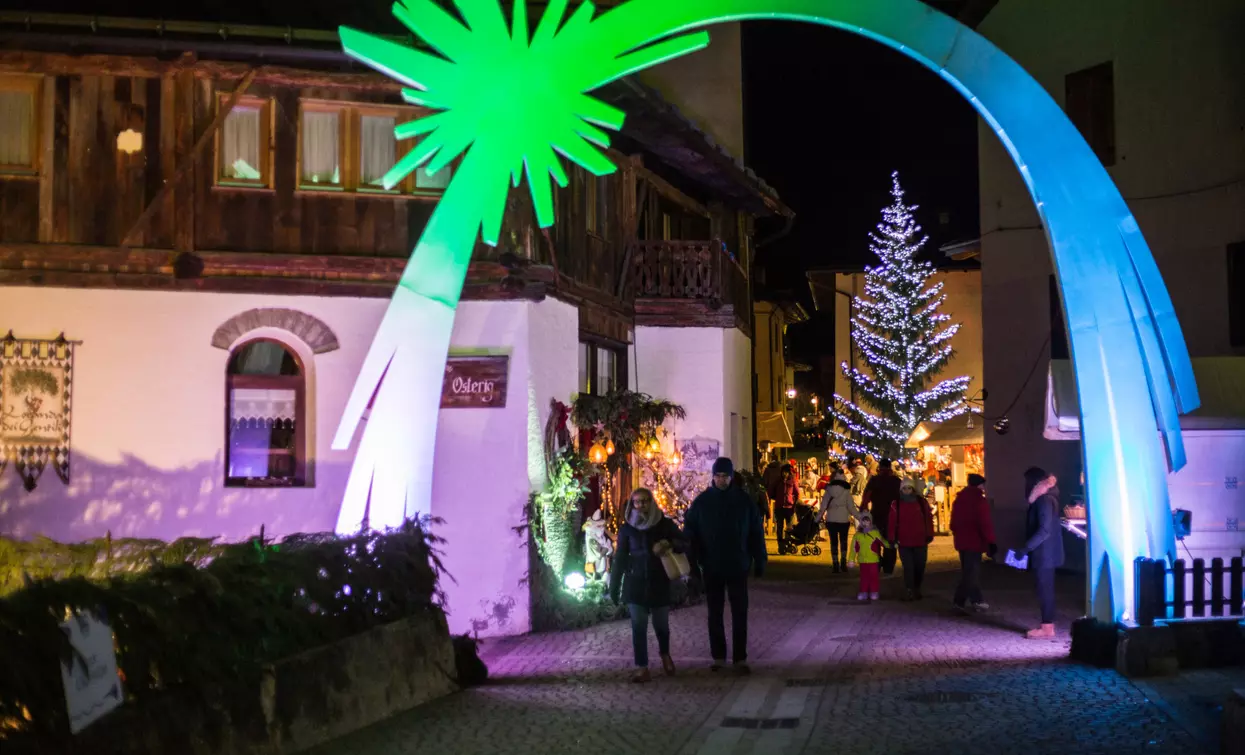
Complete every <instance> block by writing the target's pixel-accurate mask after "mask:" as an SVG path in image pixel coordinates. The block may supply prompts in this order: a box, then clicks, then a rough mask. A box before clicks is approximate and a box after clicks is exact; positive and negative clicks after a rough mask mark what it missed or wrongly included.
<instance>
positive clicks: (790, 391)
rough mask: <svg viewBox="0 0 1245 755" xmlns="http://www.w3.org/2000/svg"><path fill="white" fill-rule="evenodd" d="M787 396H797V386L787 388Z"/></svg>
mask: <svg viewBox="0 0 1245 755" xmlns="http://www.w3.org/2000/svg"><path fill="white" fill-rule="evenodd" d="M787 398H795V388H788V389H787Z"/></svg>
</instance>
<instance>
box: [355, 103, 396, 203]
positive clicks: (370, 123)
mask: <svg viewBox="0 0 1245 755" xmlns="http://www.w3.org/2000/svg"><path fill="white" fill-rule="evenodd" d="M361 121H362V122H361V133H360V135H359V136H360V139H361V140H362V149H361V152H362V155H361V157H360V160H359V171H360V173H359V178H360V182H361V184H362V185H363V186H368V187H373V188H381V179H382V178H384V177H385V173H386V172H387V171H388V170H389V169H390V168H392V167H393V164H394V163H395V162H397V146H398V145H397V141H396V140H395V139H394V136H393V127H394V119H393V116H380V115H365V116H363V118H362V119H361Z"/></svg>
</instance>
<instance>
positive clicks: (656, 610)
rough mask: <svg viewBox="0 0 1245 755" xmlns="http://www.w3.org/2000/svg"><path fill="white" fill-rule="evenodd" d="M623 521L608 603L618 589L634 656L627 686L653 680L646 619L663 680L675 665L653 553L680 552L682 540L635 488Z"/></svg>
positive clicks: (666, 582) (663, 586)
mask: <svg viewBox="0 0 1245 755" xmlns="http://www.w3.org/2000/svg"><path fill="white" fill-rule="evenodd" d="M623 518H624V523H623V525H622V527H620V528H619V530H618V548H617V550H616V552H615V554H614V564H613V568H612V569H611V570H610V598H612V599H613V601H614V604H615V605H617V604H618V603H619V588H620V587H621V588H622V598H623V600H625V601H626V603H627V608H628V610H629V611H630V612H631V644H632V648H633V649H634V651H635V666H636V671H635V674H634V675H632V677H631V681H633V682H647V681H649V679H651V678H652V677H651V676H650V675H649V673H648V620H649V617H650V616H651V617H652V618H653V632H654V634H656V635H657V648H658V652H660V653H661V667H662V669H663V670H664V671H665V672H666V674H667V675H672V674H674V661H673V660H671V658H670V578H669V577H667V576H666V569H665V567H663V566H662V563H661V558H660V557H659V556H658V555H657V554H655V553H654V552H653V548H654V547H655V546H657V545H658V544H660V543H663V542H665V543H668V544H669V545H670V546H671V548H673V550H674V551H675V552H676V553H685V552H686V551H687V541H686V540H685V539H684V537H683V533H681V532H680V531H679V528H678V526H677V525H676V524H675V523H674V522H673V521H671V520H670V519H668V518H667V517H666V515H665V514H663V513H662V511H661V507H659V506H658V505H657V501H655V500H654V499H653V493H652V491H650V490H648V489H646V488H636V489H635V490H634V491H633V492H632V493H631V500H629V501H628V502H627V509H626V511H625V512H624V515H623Z"/></svg>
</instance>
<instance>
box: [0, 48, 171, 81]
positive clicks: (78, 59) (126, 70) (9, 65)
mask: <svg viewBox="0 0 1245 755" xmlns="http://www.w3.org/2000/svg"><path fill="white" fill-rule="evenodd" d="M176 65H178V64H177V63H176V62H171V61H163V60H157V59H156V58H145V57H135V56H131V55H65V54H63V53H54V52H31V51H29V50H5V51H3V52H0V72H4V73H42V74H46V75H48V76H133V77H138V78H156V77H158V76H161V75H163V74H164V73H165V72H167V71H169V70H171V69H172V67H174V66H176Z"/></svg>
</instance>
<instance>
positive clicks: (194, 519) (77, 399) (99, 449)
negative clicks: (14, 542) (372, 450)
mask: <svg viewBox="0 0 1245 755" xmlns="http://www.w3.org/2000/svg"><path fill="white" fill-rule="evenodd" d="M384 305H385V302H384V301H383V300H371V299H344V298H337V299H328V298H323V299H320V298H310V297H264V296H251V295H241V294H239V295H235V294H193V293H168V292H132V291H104V290H75V289H54V288H4V289H0V326H3V328H4V329H5V330H6V331H7V330H8V329H10V328H12V330H13V331H14V333H15V334H16V335H18V336H22V337H54V336H56V335H57V334H58V333H60V332H62V331H63V332H64V333H65V335H66V337H68V338H70V339H73V340H81V341H82V342H83V343H82V344H81V345H80V346H78V347H77V348H76V349H75V353H74V360H75V361H74V386H73V390H74V393H73V417H72V433H73V435H72V460H71V478H70V484H69V485H68V486H66V485H63V484H62V483H61V482H60V480H59V479H57V477H56V475H55V474H54V473H51V472H48V473H46V474H44V476H43V477H42V478H41V480H40V483H39V486H38V488H36V489H35V491H34V492H33V493H29V494H28V493H26V492H25V491H24V490H23V489H22V487H21V483H20V480H19V479H18V477H17V475H16V474H15V473H14V472H13V470H11V469H8V470H5V472H4V473H3V474H0V531H3V532H6V533H8V534H11V535H16V536H19V537H29V536H33V535H36V534H44V535H47V536H49V537H52V538H55V539H57V540H67V541H76V540H82V539H85V538H89V537H96V536H101V535H103V534H104V533H105V532H107V531H111V532H112V534H113V536H114V537H155V538H162V539H170V538H175V537H179V536H182V535H198V536H221V537H223V538H225V539H229V540H235V539H243V538H246V537H249V536H251V535H254V534H257V533H258V532H259V528H260V526H261V525H264V526H266V532H267V533H268V534H271V535H274V536H280V535H283V534H288V533H291V532H298V531H323V530H332V529H333V526H334V524H335V522H336V516H337V506H338V504H339V502H340V499H341V495H342V491H343V490H344V489H345V482H346V475H347V472H348V469H349V465H350V462H351V459H352V457H353V454H352V453H351V452H335V451H333V450H331V449H330V448H329V444H330V443H331V441H332V436H333V432H334V431H335V430H336V422H337V419H338V414H339V413H340V411H341V408H342V407H343V406H344V405H345V401H346V396H347V395H348V392H349V390H350V388H351V385H352V381H353V376H354V372H355V370H357V369H358V367H359V365H360V364H361V363H362V361H363V356H364V354H365V353H366V350H367V347H368V345H369V343H370V341H371V336H372V333H373V332H374V330H375V329H376V327H377V324H378V323H379V322H380V318H381V316H382V314H383V312H384ZM273 306H276V307H289V308H293V309H299V310H301V311H303V312H306V313H307V314H310V315H312V316H315V317H318V318H319V319H321V320H323V321H324V322H325V323H327V324H328V325H329V327H331V328H332V329H333V330H334V332H335V333H336V334H337V337H338V341H339V343H340V344H341V348H340V349H338V350H337V351H332V352H329V353H326V354H320V355H316V356H314V357H313V356H312V355H311V353H310V350H309V349H308V348H307V347H306V346H305V344H301V343H299V342H298V341H297V340H296V339H295V338H293V337H292V336H291V335H290V334H286V333H272V332H268V331H260V332H256V333H254V334H248V336H244V338H246V337H249V336H250V335H263V334H268V335H277V336H278V337H280V338H281V340H283V341H284V342H285V343H288V344H290V345H291V346H292V347H294V348H295V350H296V351H298V352H300V356H301V357H302V359H303V362H304V364H305V365H306V366H307V370H308V373H309V380H308V386H307V387H308V394H307V421H308V427H309V428H310V430H311V431H310V433H309V438H308V440H309V446H310V452H309V454H308V462H309V463H308V470H309V473H310V474H311V475H314V478H313V479H314V481H315V485H314V487H307V488H291V489H258V488H226V487H224V486H223V481H224V453H223V448H224V432H225V428H224V417H225V382H224V376H225V367H226V363H227V361H228V358H229V352H227V351H225V350H223V349H217V348H214V347H213V346H212V345H211V338H212V334H213V333H214V332H215V330H216V328H217V327H218V326H220V325H221V324H222V323H223V322H225V321H226V320H228V319H229V318H230V317H232V316H234V315H236V314H238V313H240V312H245V311H246V310H249V309H253V308H257V307H273Z"/></svg>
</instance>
